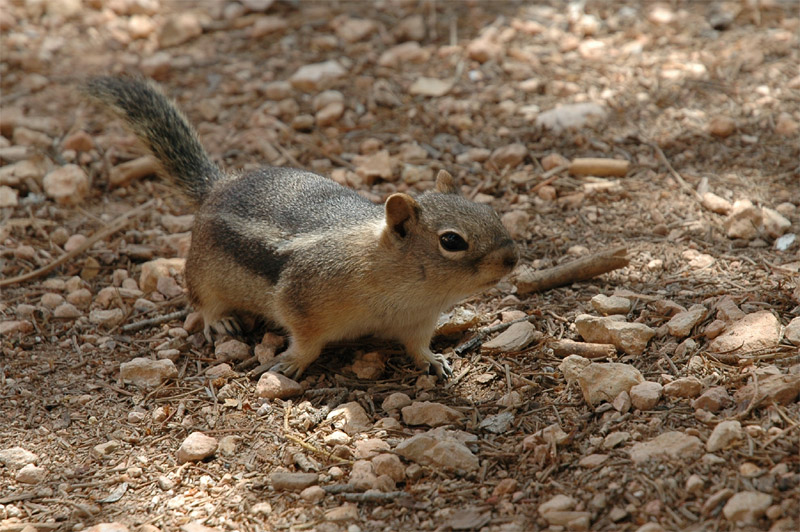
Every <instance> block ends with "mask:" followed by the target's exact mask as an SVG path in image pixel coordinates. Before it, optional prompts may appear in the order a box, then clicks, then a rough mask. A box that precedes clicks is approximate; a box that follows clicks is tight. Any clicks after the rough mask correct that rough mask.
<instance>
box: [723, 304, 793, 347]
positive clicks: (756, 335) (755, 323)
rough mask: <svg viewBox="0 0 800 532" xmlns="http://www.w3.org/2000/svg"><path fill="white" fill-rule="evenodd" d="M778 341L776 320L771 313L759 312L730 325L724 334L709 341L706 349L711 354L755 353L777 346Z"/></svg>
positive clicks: (778, 330)
mask: <svg viewBox="0 0 800 532" xmlns="http://www.w3.org/2000/svg"><path fill="white" fill-rule="evenodd" d="M717 315H719V306H718V307H717ZM780 339H781V324H780V322H779V321H778V319H777V318H776V317H775V316H774V315H773V314H772V312H770V311H768V310H760V311H758V312H754V313H752V314H747V315H746V316H744V317H743V318H741V319H739V320H738V321H735V322H734V323H731V324H730V325H729V326H728V328H727V330H725V332H723V333H722V334H720V335H719V336H717V337H716V338H714V339H713V340H711V342H710V343H709V344H708V349H709V351H711V352H713V353H736V352H748V351H757V350H759V349H769V348H772V347H775V346H777V345H778V343H779V342H780Z"/></svg>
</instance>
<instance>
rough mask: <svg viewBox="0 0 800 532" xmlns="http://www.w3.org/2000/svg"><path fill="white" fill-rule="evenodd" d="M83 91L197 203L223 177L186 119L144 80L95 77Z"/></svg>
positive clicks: (153, 86)
mask: <svg viewBox="0 0 800 532" xmlns="http://www.w3.org/2000/svg"><path fill="white" fill-rule="evenodd" d="M83 88H84V91H85V92H86V93H87V94H89V95H90V96H92V97H93V98H95V99H97V100H99V101H100V102H101V103H103V104H104V105H105V106H107V107H109V108H110V109H112V110H113V111H114V112H116V113H117V114H118V115H119V116H120V117H121V118H123V119H124V120H125V122H126V123H127V124H128V127H130V129H131V130H132V131H133V132H134V133H135V134H136V135H137V136H138V137H139V138H140V139H141V140H142V141H143V142H144V143H145V144H146V145H147V147H148V148H149V149H150V151H151V152H152V153H153V155H154V156H155V157H156V158H157V159H158V160H159V161H160V162H161V166H162V167H163V169H164V172H165V173H166V176H167V177H168V178H169V179H170V180H172V181H173V182H174V183H175V184H177V185H178V186H179V187H180V188H181V189H182V190H183V192H184V193H185V194H186V195H187V196H189V198H191V199H192V200H193V201H195V202H196V203H198V204H200V203H202V201H203V200H204V199H205V197H206V196H207V195H208V193H209V191H210V190H211V188H212V187H213V185H214V183H215V182H216V181H218V180H220V179H222V178H223V174H222V171H221V170H220V169H219V168H218V167H217V165H215V164H214V163H213V162H212V161H211V158H210V157H209V156H208V153H207V152H206V150H205V149H203V146H202V145H201V144H200V141H199V140H198V138H197V133H195V131H194V129H193V128H192V126H191V125H190V124H189V122H188V120H187V119H186V117H184V116H183V114H182V113H181V112H180V111H179V110H178V109H177V108H176V107H175V105H173V103H172V102H171V101H170V100H169V99H168V98H167V97H166V96H165V95H164V93H162V92H161V90H160V89H159V88H158V87H156V85H155V84H153V83H151V82H149V81H146V80H144V79H137V78H121V77H97V78H92V79H90V80H89V81H88V82H87V83H86V84H85V85H84V87H83Z"/></svg>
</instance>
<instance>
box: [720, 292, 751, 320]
mask: <svg viewBox="0 0 800 532" xmlns="http://www.w3.org/2000/svg"><path fill="white" fill-rule="evenodd" d="M714 307H716V309H717V318H718V319H720V320H722V321H724V322H727V323H730V322H733V321H737V320H740V319H742V318H744V317H745V313H744V312H742V311H741V310H740V309H739V307H738V306H736V303H734V301H733V299H731V298H730V296H724V297H723V298H722V299H720V300H719V301H717V303H716V304H715V305H714Z"/></svg>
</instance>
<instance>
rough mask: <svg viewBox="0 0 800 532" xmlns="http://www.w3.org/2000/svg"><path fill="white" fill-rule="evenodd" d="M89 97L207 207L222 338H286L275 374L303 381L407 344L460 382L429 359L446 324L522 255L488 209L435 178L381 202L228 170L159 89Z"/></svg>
mask: <svg viewBox="0 0 800 532" xmlns="http://www.w3.org/2000/svg"><path fill="white" fill-rule="evenodd" d="M84 90H85V91H86V92H87V93H88V94H89V95H91V96H92V97H94V98H95V99H97V100H99V101H100V102H101V103H103V104H104V105H105V106H107V107H110V108H111V109H113V110H114V111H115V112H116V113H117V114H119V115H120V116H121V117H122V118H123V119H124V120H125V121H126V122H127V124H128V126H129V127H130V128H131V130H132V131H133V132H134V133H135V134H136V135H137V136H138V137H139V138H140V139H141V140H142V141H143V142H144V143H145V144H146V145H147V147H148V148H149V149H150V151H151V152H152V153H153V155H155V157H156V158H157V159H158V160H159V161H160V162H161V165H162V167H163V171H164V172H163V173H164V174H165V176H166V177H168V178H169V179H170V180H171V181H173V182H174V183H176V184H177V185H178V186H179V187H180V188H181V189H182V190H183V192H184V193H185V194H186V195H187V196H188V197H189V198H190V199H191V200H192V201H194V203H195V204H196V205H197V210H196V216H195V222H194V227H193V229H192V243H191V249H190V251H189V256H188V258H187V261H186V282H187V285H188V288H189V295H190V298H191V301H192V303H193V304H194V305H195V307H196V308H197V309H198V310H199V311H200V312H201V313H202V315H203V319H204V321H205V331H204V332H205V334H206V337H207V338H208V339H209V341H210V332H211V329H212V328H213V329H214V330H215V331H219V330H220V328H223V329H226V330H231V328H234V326H235V323H236V322H235V316H236V314H237V313H250V314H253V315H256V316H259V317H263V318H266V319H267V320H269V321H271V322H273V323H276V324H278V325H280V326H282V327H284V328H285V329H286V330H287V331H288V332H289V334H290V342H289V347H288V348H287V350H286V351H285V352H284V353H283V354H282V355H280V356H278V357H277V358H276V359H275V365H274V366H273V370H276V371H280V372H282V373H285V374H286V375H288V376H291V377H295V378H297V377H299V376H300V375H301V374H302V373H303V371H305V369H306V368H307V367H308V366H309V364H311V363H312V362H313V361H314V360H316V359H317V357H319V355H320V352H321V351H322V349H323V347H324V346H325V345H326V344H327V343H329V342H333V341H337V340H345V339H353V338H357V337H360V336H366V335H374V336H377V337H381V338H387V339H393V340H399V341H400V342H402V344H403V345H404V346H405V348H406V351H407V352H408V354H409V355H410V356H411V357H412V358H413V359H414V362H415V363H416V365H417V366H418V367H419V368H421V369H427V370H429V371H434V372H435V373H436V374H437V375H438V376H439V377H445V376H448V375H450V374H452V370H451V369H450V365H449V364H448V362H447V360H446V359H445V358H444V357H443V356H442V355H440V354H435V353H433V352H432V351H431V349H430V341H431V337H432V336H433V332H434V329H435V327H436V322H437V319H438V317H439V314H440V313H441V312H443V311H444V310H446V309H448V308H449V307H451V306H452V305H453V304H455V303H456V302H458V301H459V300H461V299H463V298H464V297H466V296H469V295H472V294H474V293H477V292H480V291H481V290H484V289H486V288H489V287H491V286H493V285H494V284H495V283H497V281H499V280H500V279H501V278H502V277H503V276H505V275H506V274H508V273H509V272H510V271H511V270H512V269H513V268H514V266H515V265H516V263H517V260H518V258H519V252H518V251H517V247H516V246H515V244H514V242H513V241H512V240H511V237H510V236H509V234H508V231H506V229H505V228H504V227H503V224H502V223H501V222H500V218H499V217H498V216H497V213H495V212H494V211H493V210H492V209H491V208H490V207H488V206H487V205H481V204H477V203H473V202H471V201H469V200H467V199H466V198H464V197H462V196H461V195H459V194H458V193H457V191H456V187H455V185H454V183H453V179H452V177H451V176H450V174H448V173H447V172H445V171H441V172H439V175H438V176H437V178H436V187H435V190H434V191H430V192H426V193H424V194H421V195H420V196H418V197H416V198H414V197H412V196H409V195H408V194H404V193H395V194H392V195H391V196H389V198H388V199H387V200H386V203H385V204H384V205H383V206H380V205H376V204H374V203H372V202H370V201H368V200H367V199H365V198H363V197H362V196H360V195H359V194H357V193H356V192H355V191H354V190H351V189H349V188H346V187H343V186H340V185H339V184H337V183H335V182H334V181H332V180H330V179H327V178H325V177H322V176H319V175H317V174H314V173H311V172H307V171H304V170H299V169H295V168H275V167H267V168H263V169H259V170H255V171H252V172H248V173H244V174H236V173H228V174H226V173H223V172H222V171H221V170H220V169H219V168H218V167H217V166H216V165H215V164H214V163H213V162H212V161H211V159H210V158H209V156H208V154H207V153H206V151H205V150H204V149H203V147H202V146H201V144H200V142H199V140H198V138H197V135H196V133H195V132H194V130H193V128H192V126H191V125H190V124H189V122H188V121H187V120H186V118H185V117H184V116H183V115H182V114H181V113H180V111H178V110H177V108H176V107H175V106H174V105H173V104H172V103H171V102H170V100H169V99H168V98H167V97H166V96H164V94H163V93H162V92H161V91H160V90H159V89H158V88H157V87H156V86H155V85H154V84H153V83H151V82H149V81H145V80H141V79H131V78H116V77H99V78H93V79H91V80H90V81H88V82H87V83H86V85H85V87H84Z"/></svg>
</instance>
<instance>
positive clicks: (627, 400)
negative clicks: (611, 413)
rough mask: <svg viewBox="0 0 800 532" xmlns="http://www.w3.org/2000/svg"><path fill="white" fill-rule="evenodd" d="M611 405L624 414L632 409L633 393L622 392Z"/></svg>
mask: <svg viewBox="0 0 800 532" xmlns="http://www.w3.org/2000/svg"><path fill="white" fill-rule="evenodd" d="M637 386H638V385H637ZM631 389H633V388H631ZM611 405H612V406H613V407H614V410H616V411H617V412H622V413H623V414H624V413H625V412H627V411H628V410H630V409H631V395H630V394H629V393H628V392H620V394H619V395H618V396H616V397H615V398H614V402H613V403H611Z"/></svg>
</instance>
